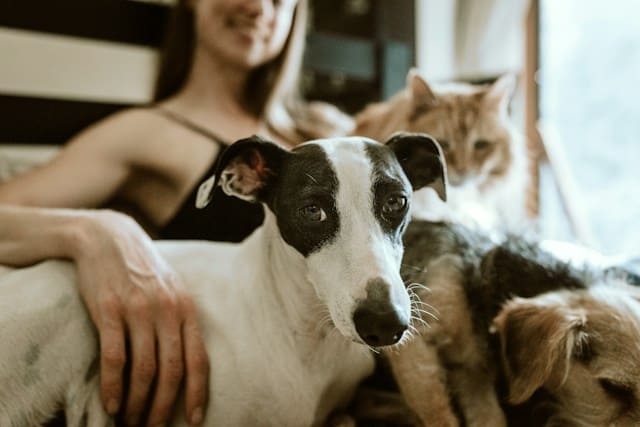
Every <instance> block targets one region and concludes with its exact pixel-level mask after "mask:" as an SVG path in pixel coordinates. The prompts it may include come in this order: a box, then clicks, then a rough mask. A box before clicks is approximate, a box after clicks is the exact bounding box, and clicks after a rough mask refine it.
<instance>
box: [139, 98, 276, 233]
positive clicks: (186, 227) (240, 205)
mask: <svg viewBox="0 0 640 427" xmlns="http://www.w3.org/2000/svg"><path fill="white" fill-rule="evenodd" d="M151 111H155V112H157V113H159V114H161V115H162V116H164V117H166V118H168V119H170V120H172V121H174V122H175V123H178V124H180V125H181V126H184V127H185V128H187V129H189V130H191V131H193V132H196V133H199V134H200V135H203V136H205V137H206V138H208V139H210V140H211V141H212V142H213V143H215V144H218V145H219V146H220V150H219V151H218V154H217V155H216V157H215V158H214V159H212V161H211V166H210V167H209V169H208V170H207V171H206V172H205V173H204V175H203V176H202V177H200V180H198V185H197V186H196V187H195V188H194V189H193V190H192V191H191V193H190V194H189V196H188V197H187V198H186V199H185V200H184V202H183V203H182V205H181V206H180V208H179V209H178V210H177V211H176V213H175V214H174V216H173V217H172V218H171V219H170V220H169V222H168V223H167V224H166V225H165V226H164V227H163V228H162V229H161V230H160V233H159V236H158V237H159V238H160V239H170V240H178V239H183V240H212V241H218V242H240V241H242V240H243V239H244V238H245V237H247V236H248V235H249V234H251V233H252V232H253V230H255V229H256V228H258V227H259V226H260V225H261V224H262V222H263V220H264V211H263V208H262V206H261V205H260V204H258V203H249V202H246V201H244V200H240V199H238V198H236V197H231V196H227V195H226V194H225V193H224V192H223V191H222V189H221V188H220V187H218V188H216V190H215V191H214V193H213V198H212V199H211V202H210V203H209V204H208V205H207V207H206V208H204V209H198V208H196V195H197V193H198V186H199V185H200V183H201V182H203V181H205V180H206V179H207V178H209V177H210V176H211V175H213V173H214V172H215V170H216V166H217V163H218V161H219V159H220V157H221V155H222V152H223V151H224V149H225V148H226V147H228V145H229V144H227V143H225V142H224V141H223V140H222V139H220V138H218V137H217V136H216V135H214V134H213V133H211V132H210V131H209V130H207V129H204V128H202V127H201V126H198V125H197V124H195V123H193V122H191V121H190V120H188V119H186V118H185V117H182V116H179V115H177V114H175V113H174V112H172V111H169V110H166V109H162V108H158V107H156V108H154V109H152V110H151Z"/></svg>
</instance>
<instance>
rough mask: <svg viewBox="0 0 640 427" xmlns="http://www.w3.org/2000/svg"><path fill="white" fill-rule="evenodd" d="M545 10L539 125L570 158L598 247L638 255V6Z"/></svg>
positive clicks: (624, 1) (549, 5)
mask: <svg viewBox="0 0 640 427" xmlns="http://www.w3.org/2000/svg"><path fill="white" fill-rule="evenodd" d="M540 6H541V9H540V24H541V28H540V65H541V69H540V73H539V76H538V77H539V82H540V89H541V93H540V116H541V119H542V123H546V124H547V125H549V126H550V127H551V128H552V129H554V134H555V135H557V138H556V140H557V142H559V144H560V146H561V148H562V150H563V151H564V153H565V157H566V159H567V164H568V165H569V172H570V176H571V177H572V179H573V181H574V184H575V189H576V196H577V197H576V198H577V200H578V202H579V207H580V208H581V212H582V213H583V214H584V218H585V222H586V224H587V225H588V226H589V228H590V230H591V232H592V235H593V244H594V246H595V247H596V249H599V250H601V251H603V252H605V253H607V254H611V253H619V252H629V253H635V254H637V253H640V2H638V1H637V0H611V1H608V2H603V1H602V0H561V1H558V0H541V2H540ZM543 129H544V126H543ZM543 136H544V135H543ZM542 202H543V203H544V199H543V201H542ZM552 237H553V236H552Z"/></svg>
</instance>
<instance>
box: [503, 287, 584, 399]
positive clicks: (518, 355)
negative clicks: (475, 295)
mask: <svg viewBox="0 0 640 427" xmlns="http://www.w3.org/2000/svg"><path fill="white" fill-rule="evenodd" d="M545 298H546V300H545ZM585 324H586V314H585V313H584V312H582V311H581V310H576V309H571V308H569V307H567V306H566V305H563V304H562V303H560V302H559V301H558V300H553V299H552V298H547V297H545V296H543V297H540V298H535V299H522V298H516V299H513V300H511V301H509V302H508V303H507V304H506V305H505V307H504V308H503V309H502V311H501V312H500V314H498V316H497V317H496V318H495V319H494V323H493V327H494V328H495V329H496V331H497V332H498V334H499V337H500V353H501V359H502V365H503V369H504V372H505V375H506V378H507V382H508V385H509V402H510V403H512V404H519V403H522V402H524V401H525V400H527V399H528V398H530V397H531V395H532V394H533V393H534V392H535V391H536V390H538V389H539V388H540V387H542V386H546V387H549V388H550V389H554V388H557V387H560V386H561V385H562V384H563V383H564V381H565V379H566V375H567V372H568V369H569V363H570V362H571V358H572V357H573V356H574V355H576V354H578V353H579V352H580V351H581V349H583V348H585V346H586V345H587V338H588V337H587V334H586V333H585V332H584V327H585Z"/></svg>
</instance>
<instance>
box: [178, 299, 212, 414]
mask: <svg viewBox="0 0 640 427" xmlns="http://www.w3.org/2000/svg"><path fill="white" fill-rule="evenodd" d="M183 307H184V310H185V313H184V314H185V318H184V319H185V320H184V323H183V325H182V339H183V345H184V360H185V368H186V378H185V411H186V413H185V416H186V418H187V421H188V422H189V423H191V424H192V425H199V424H201V423H202V421H203V419H204V415H205V411H206V403H207V399H208V392H209V358H208V357H207V351H206V348H205V345H204V341H203V339H202V334H201V333H200V327H199V325H198V319H197V318H196V310H195V307H194V305H193V302H192V301H191V299H188V298H187V299H185V301H184V304H183Z"/></svg>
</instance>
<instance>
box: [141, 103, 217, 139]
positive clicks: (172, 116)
mask: <svg viewBox="0 0 640 427" xmlns="http://www.w3.org/2000/svg"><path fill="white" fill-rule="evenodd" d="M151 111H155V112H156V113H158V114H160V115H162V116H164V117H166V118H168V119H169V120H171V121H173V122H176V123H178V124H179V125H181V126H184V127H185V128H187V129H189V130H191V131H193V132H195V133H199V134H200V135H202V136H204V137H206V138H208V139H210V140H212V141H214V142H216V143H218V144H220V145H229V144H228V143H227V142H225V141H224V140H223V139H222V138H220V137H219V136H218V135H216V134H214V133H213V132H211V131H210V130H209V129H206V128H204V127H202V126H200V125H199V124H197V123H194V122H193V121H191V120H189V119H187V118H186V117H184V116H182V115H180V114H178V113H176V112H173V111H171V110H168V109H166V108H163V107H160V106H158V105H156V106H155V107H154V108H151Z"/></svg>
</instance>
